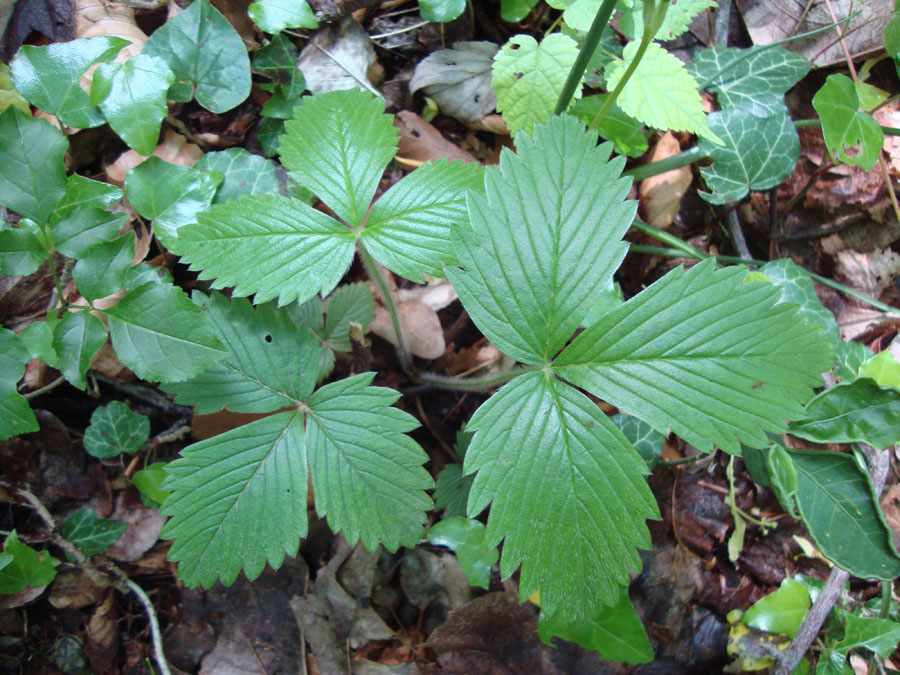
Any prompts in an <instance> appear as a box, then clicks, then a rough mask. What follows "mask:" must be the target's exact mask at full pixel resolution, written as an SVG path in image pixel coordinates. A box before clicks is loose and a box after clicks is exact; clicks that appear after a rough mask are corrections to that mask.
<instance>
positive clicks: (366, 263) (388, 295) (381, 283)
mask: <svg viewBox="0 0 900 675" xmlns="http://www.w3.org/2000/svg"><path fill="white" fill-rule="evenodd" d="M356 248H357V250H358V251H359V259H360V260H361V261H362V264H363V267H364V268H365V269H366V273H367V274H368V275H369V278H370V279H371V280H372V281H374V282H375V285H376V286H377V287H378V292H379V293H380V294H381V300H382V302H384V306H385V307H386V308H387V311H388V313H389V314H390V315H391V322H392V323H393V324H394V334H395V335H396V336H397V357H398V358H399V359H400V365H401V366H402V367H403V370H407V369H408V368H409V367H410V365H411V364H412V356H410V353H409V349H408V348H407V346H406V340H404V339H403V330H402V328H401V326H400V315H399V314H398V313H397V305H396V304H395V303H394V294H393V293H392V292H391V289H390V287H389V286H388V283H387V281H386V280H385V278H384V275H383V274H382V273H381V270H379V269H378V263H376V262H375V259H374V258H372V256H371V255H370V254H369V252H368V251H367V250H366V247H365V246H364V245H363V243H362V242H361V241H359V242H357V245H356Z"/></svg>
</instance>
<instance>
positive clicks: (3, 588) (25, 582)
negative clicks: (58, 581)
mask: <svg viewBox="0 0 900 675" xmlns="http://www.w3.org/2000/svg"><path fill="white" fill-rule="evenodd" d="M3 552H4V553H6V554H7V555H11V556H12V557H13V559H12V561H11V562H9V563H7V564H6V565H5V566H4V567H2V568H0V593H7V594H12V593H18V592H19V591H21V590H23V589H24V588H25V587H26V586H31V587H32V588H41V587H42V586H47V585H48V584H49V583H50V582H51V581H53V579H55V578H56V565H55V564H54V563H56V564H58V561H57V560H56V559H55V558H53V557H52V556H50V555H48V554H47V553H45V552H38V551H35V550H34V549H33V548H31V547H30V546H28V545H27V544H23V543H22V542H21V541H19V537H18V535H17V534H16V532H15V530H13V531H12V533H10V535H9V536H8V537H7V538H6V543H5V544H4V546H3Z"/></svg>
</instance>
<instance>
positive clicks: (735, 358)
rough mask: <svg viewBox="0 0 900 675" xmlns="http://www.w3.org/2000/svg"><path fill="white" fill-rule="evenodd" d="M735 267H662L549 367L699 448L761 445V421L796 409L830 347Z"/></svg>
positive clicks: (792, 309) (766, 287)
mask: <svg viewBox="0 0 900 675" xmlns="http://www.w3.org/2000/svg"><path fill="white" fill-rule="evenodd" d="M745 274H746V271H745V270H742V269H739V268H736V267H733V268H726V269H721V270H716V267H715V262H714V261H713V260H706V261H703V262H701V263H699V264H697V265H695V266H694V267H692V268H691V269H690V270H688V271H687V272H684V271H683V270H680V269H675V270H672V271H671V272H669V273H668V274H667V275H666V276H664V277H663V278H662V279H660V280H659V281H657V282H656V283H654V284H653V285H652V286H650V287H649V288H647V289H646V290H644V291H642V292H641V293H640V294H638V295H636V296H635V297H633V298H632V299H631V300H629V301H628V302H626V303H625V304H624V305H621V306H620V307H617V308H616V309H613V310H611V311H610V312H608V313H607V314H605V315H604V316H603V317H601V318H600V320H599V321H598V322H597V323H596V324H594V325H593V326H590V327H588V328H587V329H586V330H585V331H584V332H583V333H582V334H581V335H579V336H578V337H577V338H575V340H574V341H573V342H572V343H571V344H570V345H569V346H568V347H567V348H566V349H565V350H564V351H563V352H562V354H560V356H559V357H558V358H557V359H556V360H555V361H554V364H553V367H554V370H555V371H556V372H557V373H559V375H560V376H561V377H563V378H564V379H566V380H568V381H569V382H571V383H572V384H574V385H575V386H578V387H581V388H583V389H585V390H587V391H589V392H590V393H592V394H594V395H595V396H599V397H601V398H602V399H604V400H605V401H608V402H609V403H612V404H613V405H615V406H617V407H619V408H622V409H623V410H626V411H628V412H629V413H632V414H634V415H636V416H638V417H640V418H641V419H643V420H644V421H645V422H648V423H649V424H650V425H651V426H652V427H653V428H655V429H656V430H658V431H660V432H664V433H665V432H666V431H667V429H668V428H671V429H672V430H673V431H674V432H675V433H676V434H678V435H679V436H681V437H682V438H683V439H685V440H686V441H688V442H689V443H691V444H693V445H695V446H696V447H697V448H699V449H701V450H703V451H705V452H710V451H711V450H712V446H713V445H716V446H718V447H719V448H721V449H722V450H725V451H726V452H731V453H735V454H737V453H740V444H741V443H745V444H747V445H755V446H756V447H767V446H768V440H767V439H766V435H765V433H764V432H765V431H776V432H778V431H785V430H786V425H785V423H784V420H785V419H802V418H803V417H804V416H805V414H806V413H805V410H804V408H803V403H805V402H806V400H808V398H809V396H810V390H811V388H812V387H814V386H816V385H818V384H820V383H821V378H820V377H819V373H821V372H823V371H825V370H828V369H829V368H830V367H831V364H832V350H831V347H830V346H829V343H828V341H827V339H826V337H825V335H824V334H823V333H822V331H821V329H819V328H818V327H817V326H812V325H810V324H807V323H806V322H805V321H803V320H802V319H801V318H800V317H799V316H798V312H797V308H796V306H795V305H792V304H789V303H780V302H779V300H780V295H781V293H780V292H779V290H778V289H777V288H775V287H774V286H772V284H770V283H767V282H752V283H748V284H742V283H741V282H742V280H743V277H744V276H745Z"/></svg>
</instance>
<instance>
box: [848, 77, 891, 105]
mask: <svg viewBox="0 0 900 675" xmlns="http://www.w3.org/2000/svg"><path fill="white" fill-rule="evenodd" d="M853 86H854V87H855V88H856V95H857V96H858V97H859V107H860V109H862V110H871V109H872V108H877V107H878V106H879V105H881V102H882V101H884V100H885V99H886V98H887V97H888V96H889V94H888V93H887V92H886V91H885V90H884V89H879V88H878V87H875V86H872V85H871V84H869V83H867V82H854V83H853Z"/></svg>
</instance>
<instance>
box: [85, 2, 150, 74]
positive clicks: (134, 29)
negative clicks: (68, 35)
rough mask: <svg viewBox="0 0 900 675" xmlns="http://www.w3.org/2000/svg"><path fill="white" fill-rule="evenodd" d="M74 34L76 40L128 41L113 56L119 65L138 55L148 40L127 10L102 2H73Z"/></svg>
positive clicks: (126, 8) (131, 12) (131, 13)
mask: <svg viewBox="0 0 900 675" xmlns="http://www.w3.org/2000/svg"><path fill="white" fill-rule="evenodd" d="M75 34H76V35H77V36H78V37H80V38H89V37H102V36H109V37H120V38H122V39H123V40H128V41H129V42H130V43H131V44H130V45H127V46H126V47H125V48H124V49H122V51H121V52H119V54H118V56H117V57H116V61H118V62H119V63H124V62H125V61H127V60H128V59H130V58H131V57H132V56H137V55H138V54H140V53H141V50H142V49H143V48H144V45H145V44H147V39H148V38H147V34H146V33H144V31H142V30H141V29H140V28H138V26H137V24H136V23H135V21H134V10H133V9H132V8H131V7H129V6H128V5H124V4H122V3H119V2H105V1H104V0H75Z"/></svg>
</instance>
